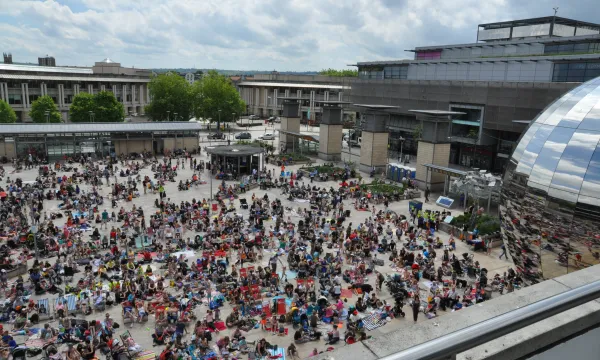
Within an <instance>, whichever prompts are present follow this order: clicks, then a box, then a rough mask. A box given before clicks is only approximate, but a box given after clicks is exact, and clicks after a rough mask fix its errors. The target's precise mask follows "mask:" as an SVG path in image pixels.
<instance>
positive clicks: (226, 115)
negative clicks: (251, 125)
mask: <svg viewBox="0 0 600 360" xmlns="http://www.w3.org/2000/svg"><path fill="white" fill-rule="evenodd" d="M192 99H193V100H192V113H193V114H194V116H195V117H196V118H204V119H209V120H210V121H211V122H216V123H217V126H218V127H220V121H223V122H228V121H233V120H234V115H233V114H234V113H235V114H236V116H239V115H241V114H243V113H244V112H246V103H244V101H243V100H242V98H241V97H240V94H239V92H238V91H237V90H236V88H235V86H233V84H232V83H231V80H230V79H229V78H227V77H226V76H224V75H221V74H219V73H217V72H216V71H212V70H211V71H209V72H208V73H207V74H205V75H204V77H202V79H200V81H196V82H195V83H194V85H193V89H192ZM219 111H220V117H219Z"/></svg>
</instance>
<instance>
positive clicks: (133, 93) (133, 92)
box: [131, 85, 136, 104]
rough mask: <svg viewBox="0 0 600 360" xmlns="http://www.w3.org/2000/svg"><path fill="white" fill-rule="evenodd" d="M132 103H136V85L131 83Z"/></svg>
mask: <svg viewBox="0 0 600 360" xmlns="http://www.w3.org/2000/svg"><path fill="white" fill-rule="evenodd" d="M131 103H132V104H135V103H136V101H135V85H131Z"/></svg>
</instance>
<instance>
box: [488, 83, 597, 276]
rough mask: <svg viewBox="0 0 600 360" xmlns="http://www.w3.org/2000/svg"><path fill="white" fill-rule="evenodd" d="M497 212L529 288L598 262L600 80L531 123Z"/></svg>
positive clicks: (515, 155)
mask: <svg viewBox="0 0 600 360" xmlns="http://www.w3.org/2000/svg"><path fill="white" fill-rule="evenodd" d="M499 210H500V219H501V222H502V233H503V237H504V243H505V245H506V249H507V250H508V252H509V254H510V255H511V257H512V260H513V262H514V264H515V266H516V268H517V270H518V272H519V273H520V274H521V275H522V276H523V279H524V280H525V282H526V283H528V284H531V283H537V282H539V281H542V280H544V279H548V278H553V277H556V276H560V275H563V274H566V273H568V272H570V271H571V272H572V271H575V270H577V269H580V268H583V267H587V266H590V265H596V264H598V263H600V261H599V260H600V77H599V78H596V79H594V80H592V81H589V82H587V83H585V84H583V85H581V86H579V87H577V88H574V89H573V90H571V91H570V92H568V93H567V94H565V95H563V96H562V97H561V98H559V99H558V100H556V101H555V102H554V103H552V104H551V105H549V106H548V107H547V108H546V109H545V110H544V111H542V112H541V113H540V114H539V115H538V116H537V118H536V119H535V120H534V121H533V122H532V123H531V124H530V125H529V127H528V129H527V130H526V131H525V132H524V133H523V135H522V136H521V139H520V141H519V142H518V144H517V146H516V149H515V151H514V152H513V154H512V157H511V158H510V161H509V162H508V165H507V169H506V172H505V174H504V184H503V188H502V199H501V204H500V209H499Z"/></svg>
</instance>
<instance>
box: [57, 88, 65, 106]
mask: <svg viewBox="0 0 600 360" xmlns="http://www.w3.org/2000/svg"><path fill="white" fill-rule="evenodd" d="M63 106H65V96H64V93H63V84H58V107H59V108H60V107H63Z"/></svg>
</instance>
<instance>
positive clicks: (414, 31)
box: [0, 0, 598, 71]
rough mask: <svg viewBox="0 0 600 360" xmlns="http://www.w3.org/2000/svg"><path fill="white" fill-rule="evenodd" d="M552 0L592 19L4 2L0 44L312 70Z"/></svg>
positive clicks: (584, 7) (461, 33) (389, 9)
mask: <svg viewBox="0 0 600 360" xmlns="http://www.w3.org/2000/svg"><path fill="white" fill-rule="evenodd" d="M574 4H575V5H574ZM555 6H558V7H559V11H558V14H557V15H558V16H561V17H567V18H573V19H576V20H581V21H588V22H598V21H597V19H595V17H594V14H596V12H595V11H594V10H592V9H594V7H595V5H594V2H592V0H578V1H570V2H567V1H566V0H555V1H547V0H542V1H536V2H535V4H530V3H525V4H524V5H523V3H522V2H517V1H516V0H490V1H488V2H479V1H475V0H458V1H454V2H451V3H450V2H445V1H444V2H440V1H435V0H422V1H414V0H375V1H367V0H353V1H346V2H343V3H342V4H338V3H335V2H333V1H332V0H323V1H319V0H305V1H296V0H294V1H284V2H281V1H279V2H278V1H273V0H256V1H244V2H241V1H233V0H224V1H219V2H216V1H196V0H178V1H176V0H147V1H146V2H143V5H141V3H140V2H138V1H135V0H81V1H78V0H62V1H56V0H47V1H33V0H22V1H11V2H8V1H4V2H0V20H1V23H0V30H1V31H2V36H0V51H3V52H10V53H12V55H13V61H14V62H32V63H37V57H41V56H45V55H50V56H54V57H55V58H56V63H57V65H59V66H69V65H71V66H91V65H93V63H94V62H96V61H101V60H102V59H104V58H106V57H109V58H111V59H112V60H113V61H116V62H120V63H121V64H122V65H123V66H125V67H133V66H134V67H137V68H205V69H210V68H217V69H227V70H240V71H251V70H254V71H272V70H278V71H319V70H321V69H326V68H336V69H342V68H346V67H347V66H346V65H348V64H354V63H356V62H360V61H377V60H392V59H406V58H411V57H412V53H410V52H406V51H404V50H408V49H413V48H414V47H416V46H431V45H445V44H454V43H471V42H475V41H476V29H477V25H478V24H480V23H488V22H495V21H503V20H514V19H523V18H532V17H541V16H551V15H552V14H553V10H552V8H553V7H555Z"/></svg>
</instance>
